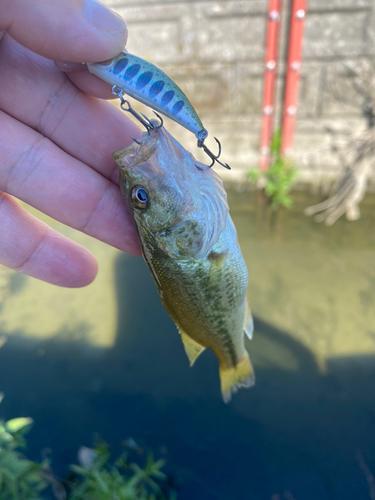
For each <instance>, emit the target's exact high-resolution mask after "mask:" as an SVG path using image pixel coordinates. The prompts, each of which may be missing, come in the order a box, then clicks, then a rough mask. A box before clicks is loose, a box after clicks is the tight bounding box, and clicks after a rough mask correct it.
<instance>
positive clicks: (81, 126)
mask: <svg viewBox="0 0 375 500" xmlns="http://www.w3.org/2000/svg"><path fill="white" fill-rule="evenodd" d="M0 67H1V72H0V130H1V134H0V227H1V238H0V263H1V264H4V265H6V266H9V267H12V268H13V269H17V270H20V271H22V272H25V273H27V274H30V275H32V276H36V277H38V278H40V279H44V280H45V281H49V282H51V283H55V284H58V285H62V286H82V285H85V284H87V283H89V282H90V281H91V280H92V279H93V278H94V277H95V274H96V261H95V259H94V257H93V256H92V255H91V254H90V253H89V252H88V251H86V250H85V249H83V248H82V247H80V246H79V245H77V244H75V243H73V242H72V241H70V240H68V239H66V238H64V237H63V236H61V235H59V234H58V233H56V232H55V231H53V230H52V229H50V228H49V227H47V226H46V225H45V224H44V223H42V222H40V221H38V220H37V219H35V218H33V217H32V216H31V215H30V214H28V213H27V212H26V211H25V210H24V209H23V208H22V207H21V206H20V205H19V203H18V202H17V201H16V200H15V199H14V198H13V197H15V198H18V199H20V200H22V201H25V202H26V203H28V204H30V205H32V206H33V207H35V208H37V209H38V210H41V211H42V212H44V213H46V214H47V215H49V216H51V217H53V218H55V219H56V220H58V221H61V222H63V223H64V224H67V225H69V226H71V227H73V228H75V229H78V230H80V231H83V232H85V233H86V234H89V235H91V236H93V237H95V238H98V239H100V240H102V241H104V242H106V243H109V244H110V245H113V246H115V247H117V248H119V249H121V250H124V251H126V252H130V253H133V254H136V255H139V253H140V250H139V244H138V240H137V237H136V234H135V231H134V229H133V225H132V222H131V220H130V215H129V213H128V211H127V210H126V207H125V205H124V202H123V199H122V196H121V193H120V190H119V188H118V173H117V167H116V164H115V163H114V161H113V160H112V156H111V155H112V152H113V151H115V150H116V149H120V148H122V147H125V146H126V145H127V144H129V142H130V141H131V139H130V135H133V136H139V135H140V132H139V130H138V129H137V128H136V127H135V125H133V124H132V122H130V121H129V120H128V119H127V117H125V116H124V114H123V113H122V112H121V111H119V110H117V109H115V108H114V107H113V106H112V105H111V104H109V103H107V102H105V101H101V100H99V99H96V98H94V97H91V96H88V95H87V94H86V93H84V92H82V91H81V90H79V89H78V88H77V86H76V85H74V84H73V83H72V82H71V81H70V80H69V79H68V78H67V76H66V75H65V74H63V73H62V72H61V71H59V70H58V69H57V68H56V67H55V65H54V63H53V62H52V61H50V60H48V59H45V58H43V57H41V56H38V55H36V54H34V53H33V52H31V51H29V50H28V49H26V48H25V47H23V46H22V45H19V44H18V43H17V42H16V41H15V40H14V39H13V38H11V36H10V35H5V36H4V37H3V39H2V40H1V42H0ZM71 79H72V80H74V81H75V83H76V84H77V85H78V86H79V87H80V88H82V89H83V90H84V91H86V92H89V93H92V94H93V95H97V96H103V97H105V96H106V95H108V89H107V88H105V87H104V84H101V82H99V81H96V79H95V77H93V76H92V75H89V74H88V73H87V72H79V73H74V74H72V75H71Z"/></svg>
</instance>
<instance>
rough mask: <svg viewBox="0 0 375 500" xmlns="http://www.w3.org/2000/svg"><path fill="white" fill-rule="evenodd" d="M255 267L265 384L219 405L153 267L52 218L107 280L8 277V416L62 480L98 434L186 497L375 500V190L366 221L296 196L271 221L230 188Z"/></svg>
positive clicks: (3, 370) (204, 362)
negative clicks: (30, 424)
mask: <svg viewBox="0 0 375 500" xmlns="http://www.w3.org/2000/svg"><path fill="white" fill-rule="evenodd" d="M229 200H230V206H231V214H232V217H233V220H234V222H235V224H236V226H237V229H238V233H239V239H240V244H241V248H242V251H243V254H244V257H245V259H246V262H247V265H248V270H249V289H248V298H249V303H250V305H251V307H252V310H253V314H254V317H255V334H254V339H253V341H251V342H250V341H249V342H248V343H247V348H248V350H249V352H250V356H251V358H252V360H253V364H254V366H255V370H256V376H257V384H256V387H255V388H253V389H251V390H243V391H241V392H240V393H238V394H237V395H236V396H235V397H234V399H233V400H232V402H231V403H230V404H229V405H224V404H223V403H222V401H221V397H220V391H219V377H218V370H217V362H216V359H215V357H214V356H213V355H212V354H211V353H210V352H207V353H206V352H205V353H204V354H203V355H202V356H201V357H200V358H199V360H198V361H197V363H196V364H195V366H194V368H192V369H190V368H189V366H188V362H187V359H186V356H185V353H184V351H183V347H182V344H181V341H180V339H179V335H178V333H177V331H176V328H175V326H174V325H173V323H172V321H171V320H170V318H169V317H168V315H167V314H166V312H165V311H164V309H163V307H162V306H161V304H160V302H159V298H158V295H157V293H156V290H155V287H154V284H153V282H152V279H151V277H150V275H149V273H148V270H147V268H146V266H145V264H144V263H143V261H142V259H140V258H135V257H131V256H128V255H125V254H121V253H120V252H118V251H116V250H114V249H112V248H110V247H108V246H106V245H104V244H102V243H100V242H97V241H96V240H93V239H91V238H89V237H86V236H84V235H81V234H79V233H76V232H74V231H73V230H70V229H68V228H64V227H63V226H61V225H59V224H57V223H54V222H51V224H52V225H53V226H54V227H55V228H57V229H58V230H60V231H61V232H63V233H64V234H66V235H68V236H70V237H72V238H73V239H75V240H76V241H78V242H79V243H82V244H84V245H85V246H86V247H87V248H89V249H90V250H91V251H92V252H93V253H94V254H95V255H96V256H97V258H98V260H99V265H100V271H99V276H98V279H97V280H96V281H95V282H94V283H93V284H92V285H90V286H89V287H87V288H85V289H81V290H67V289H59V288H55V287H53V286H51V285H48V284H45V283H42V282H39V281H37V280H34V279H32V278H28V277H24V276H22V275H19V274H14V273H7V272H6V271H4V270H2V274H1V276H0V278H1V279H0V300H1V304H0V335H1V336H2V337H4V338H3V339H2V340H6V343H5V344H4V346H3V347H2V348H1V349H0V390H1V391H3V392H4V393H5V399H4V401H3V402H2V404H1V413H2V415H3V416H4V417H5V418H11V417H16V416H31V417H33V418H34V419H35V422H36V423H35V426H34V428H33V430H32V432H31V433H30V439H29V450H30V454H31V455H32V456H33V457H34V458H40V456H41V450H43V449H48V450H49V453H50V456H51V458H52V461H53V465H54V468H55V470H56V471H57V472H58V473H59V474H61V475H63V474H64V473H66V467H67V464H68V463H70V462H73V461H74V460H75V456H76V451H77V449H78V447H79V446H81V445H86V446H90V445H91V444H92V442H93V441H92V436H93V434H94V433H95V432H98V433H99V434H100V435H101V436H102V437H103V438H104V439H106V440H107V441H109V442H110V443H111V444H113V445H114V446H115V448H116V447H119V446H120V443H121V441H122V440H124V439H126V438H128V437H133V438H134V439H135V440H136V442H139V443H140V444H141V445H142V446H146V447H147V446H149V447H152V448H153V449H154V450H155V454H156V456H158V457H159V456H162V457H164V458H166V460H167V463H168V466H167V472H168V474H170V476H171V481H173V483H174V484H175V485H176V486H177V488H178V493H179V496H178V498H179V499H180V500H216V499H218V500H224V499H225V500H263V499H264V500H266V499H267V500H271V499H272V500H282V499H286V500H291V499H292V498H294V499H295V500H310V499H314V500H315V499H316V500H326V499H327V500H331V499H332V500H336V499H337V500H339V499H340V500H349V499H350V500H353V499H356V500H357V499H358V500H359V499H364V500H365V499H367V498H369V488H368V485H367V482H366V478H365V475H364V473H363V471H362V470H361V467H360V465H359V462H358V460H357V457H358V453H359V452H360V453H362V455H363V457H364V460H365V461H366V463H367V465H368V467H369V468H370V469H371V470H372V471H374V472H375V448H374V438H375V307H374V305H375V265H374V256H375V232H374V230H373V228H374V227H375V224H374V222H375V196H374V195H368V196H367V197H366V199H365V200H364V202H363V204H362V206H361V211H362V218H361V219H360V220H359V221H357V222H347V221H346V220H345V219H342V220H341V219H340V220H339V221H338V222H337V223H336V224H335V225H334V226H333V227H331V228H327V227H325V226H324V225H320V224H316V223H315V222H314V221H312V220H311V219H309V218H306V217H305V216H304V215H303V209H304V208H305V207H306V206H308V205H310V204H312V203H315V202H317V201H319V199H318V197H312V196H307V195H306V194H305V193H302V192H301V193H299V192H297V193H295V206H294V209H293V210H292V211H290V212H287V211H283V210H281V211H279V212H278V213H277V214H275V213H272V212H271V211H270V210H269V209H268V208H267V207H264V206H263V205H262V200H258V197H257V195H256V194H253V193H250V192H247V191H245V192H243V193H237V192H236V191H234V190H233V191H230V192H229Z"/></svg>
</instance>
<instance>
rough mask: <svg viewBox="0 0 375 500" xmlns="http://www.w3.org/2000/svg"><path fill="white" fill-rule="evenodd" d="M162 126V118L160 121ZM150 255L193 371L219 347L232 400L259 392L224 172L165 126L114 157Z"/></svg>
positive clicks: (225, 389) (224, 388)
mask: <svg viewBox="0 0 375 500" xmlns="http://www.w3.org/2000/svg"><path fill="white" fill-rule="evenodd" d="M154 121H155V120H154ZM113 158H114V160H115V161H116V163H117V164H118V166H119V169H120V187H121V191H122V193H123V195H124V198H125V199H126V201H127V203H128V205H129V208H130V210H131V212H132V214H133V219H134V223H135V227H136V230H137V232H138V236H139V239H140V243H141V247H142V253H143V257H144V259H145V261H146V264H147V265H148V268H149V270H150V272H151V274H152V276H153V279H154V281H155V284H156V287H157V290H158V293H159V296H160V299H161V302H162V303H163V305H164V307H165V309H166V310H167V312H168V313H169V315H170V316H171V318H172V320H173V321H174V323H175V324H176V326H177V329H178V331H179V333H180V336H181V340H182V342H183V345H184V347H185V351H186V354H187V357H188V359H189V361H190V365H191V366H192V365H193V364H194V362H195V361H196V359H197V358H198V356H199V355H200V354H201V353H202V352H203V351H204V350H205V349H206V348H209V349H211V350H212V351H213V352H214V354H215V355H216V357H217V359H218V362H219V374H220V381H221V393H222V397H223V400H224V401H225V402H228V401H229V400H230V399H231V395H232V394H233V393H234V392H236V391H237V390H238V389H239V388H240V387H251V386H252V385H253V384H254V382H255V376H254V370H253V367H252V365H251V362H250V358H249V355H248V352H247V350H246V348H245V336H247V337H249V338H251V337H252V331H253V324H252V316H251V312H250V310H249V308H248V305H247V300H246V289H247V282H248V275H247V269H246V265H245V262H244V259H243V257H242V254H241V251H240V247H239V244H238V240H237V233H236V229H235V226H234V224H233V222H232V219H231V218H230V215H229V207H228V202H227V195H226V192H225V189H224V186H223V182H222V180H221V178H220V177H219V175H218V174H217V173H216V172H214V171H213V170H212V169H208V168H207V167H205V166H204V165H203V164H200V163H199V162H197V161H196V160H195V158H194V157H193V155H192V154H191V153H190V152H188V151H186V150H185V149H184V148H183V146H182V145H181V144H180V143H179V142H178V141H177V140H176V139H174V138H173V137H172V136H171V135H170V134H169V133H168V132H167V130H166V129H165V127H159V128H158V127H155V128H153V129H151V130H149V131H148V132H145V133H144V134H143V137H142V139H141V141H140V144H139V145H138V144H137V143H132V144H131V145H130V146H127V147H126V148H124V149H121V150H119V151H116V152H114V153H113Z"/></svg>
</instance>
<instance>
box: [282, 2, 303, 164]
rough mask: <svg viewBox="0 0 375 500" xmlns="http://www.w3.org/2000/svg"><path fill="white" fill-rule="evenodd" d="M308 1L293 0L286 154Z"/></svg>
mask: <svg viewBox="0 0 375 500" xmlns="http://www.w3.org/2000/svg"><path fill="white" fill-rule="evenodd" d="M306 3H307V2H306V0H292V12H291V18H290V31H289V46H288V57H287V68H286V81H285V93H284V106H283V118H282V139H281V154H282V155H285V156H288V155H289V154H290V152H291V149H292V146H293V138H294V129H295V125H296V115H297V103H298V86H299V79H300V69H301V60H302V40H303V33H304V27H305V17H306Z"/></svg>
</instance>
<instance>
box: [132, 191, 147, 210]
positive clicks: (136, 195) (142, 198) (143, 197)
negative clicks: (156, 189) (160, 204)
mask: <svg viewBox="0 0 375 500" xmlns="http://www.w3.org/2000/svg"><path fill="white" fill-rule="evenodd" d="M130 198H131V201H132V203H133V205H134V206H135V207H137V208H147V205H148V194H147V191H146V190H145V188H144V187H143V186H134V187H133V188H132V190H131V193H130Z"/></svg>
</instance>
